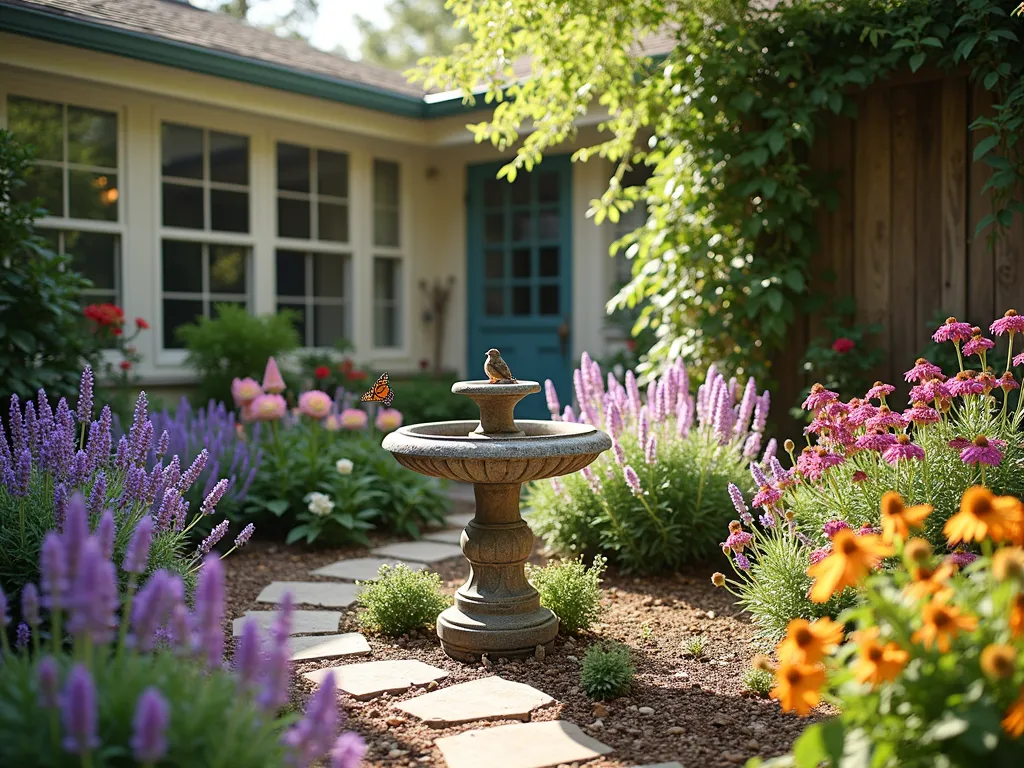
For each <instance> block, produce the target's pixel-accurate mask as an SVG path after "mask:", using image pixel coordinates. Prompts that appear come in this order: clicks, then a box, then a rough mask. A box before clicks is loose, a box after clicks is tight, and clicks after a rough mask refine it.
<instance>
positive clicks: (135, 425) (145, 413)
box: [128, 392, 149, 447]
mask: <svg viewBox="0 0 1024 768" xmlns="http://www.w3.org/2000/svg"><path fill="white" fill-rule="evenodd" d="M148 417H149V399H148V398H147V397H146V393H145V392H139V397H138V399H137V400H136V401H135V412H134V413H133V414H132V426H131V429H129V430H128V436H129V441H130V442H131V444H132V446H133V447H134V446H135V445H136V444H137V442H138V438H139V433H140V431H141V430H142V427H143V425H144V424H145V423H146V422H147V421H148V420H149V418H148Z"/></svg>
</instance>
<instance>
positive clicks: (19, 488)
mask: <svg viewBox="0 0 1024 768" xmlns="http://www.w3.org/2000/svg"><path fill="white" fill-rule="evenodd" d="M29 405H31V403H29ZM31 479H32V453H31V451H30V450H29V449H28V448H26V449H25V450H23V451H22V452H21V456H19V457H18V463H17V465H15V467H14V485H13V486H12V487H11V489H10V491H11V495H12V496H14V497H16V498H24V497H25V496H27V495H28V487H29V483H30V481H31Z"/></svg>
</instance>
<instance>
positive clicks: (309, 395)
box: [299, 389, 334, 419]
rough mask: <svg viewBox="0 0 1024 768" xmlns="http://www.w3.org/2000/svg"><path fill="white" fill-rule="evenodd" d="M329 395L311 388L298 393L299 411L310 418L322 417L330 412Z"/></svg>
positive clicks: (330, 402)
mask: <svg viewBox="0 0 1024 768" xmlns="http://www.w3.org/2000/svg"><path fill="white" fill-rule="evenodd" d="M333 404H334V403H333V402H332V401H331V396H330V395H328V394H327V393H326V392H322V391H321V390H319V389H311V390H309V391H308V392H303V393H302V394H301V395H299V413H301V414H303V415H304V416H309V418H311V419H322V418H324V417H325V416H326V415H327V414H329V413H330V412H331V406H332V405H333Z"/></svg>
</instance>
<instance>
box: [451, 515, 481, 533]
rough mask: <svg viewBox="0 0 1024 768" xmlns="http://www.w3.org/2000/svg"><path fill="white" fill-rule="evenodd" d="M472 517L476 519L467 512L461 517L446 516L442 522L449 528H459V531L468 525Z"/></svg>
mask: <svg viewBox="0 0 1024 768" xmlns="http://www.w3.org/2000/svg"><path fill="white" fill-rule="evenodd" d="M474 517H476V515H474V514H473V513H472V512H467V513H465V514H462V515H448V517H446V518H445V519H444V520H445V522H446V523H448V527H449V528H459V529H460V530H461V529H462V528H465V527H466V526H467V525H469V521H470V520H472V519H473V518H474Z"/></svg>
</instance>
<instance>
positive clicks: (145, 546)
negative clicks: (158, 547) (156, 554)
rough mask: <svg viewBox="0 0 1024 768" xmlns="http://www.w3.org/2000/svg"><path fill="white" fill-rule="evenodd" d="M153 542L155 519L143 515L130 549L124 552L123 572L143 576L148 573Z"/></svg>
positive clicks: (137, 525) (130, 543) (129, 542)
mask: <svg viewBox="0 0 1024 768" xmlns="http://www.w3.org/2000/svg"><path fill="white" fill-rule="evenodd" d="M152 541H153V517H152V516H151V515H143V516H142V517H141V518H139V522H138V523H136V524H135V530H134V531H132V537H131V539H129V540H128V547H127V548H126V549H125V551H124V560H123V561H122V562H121V570H123V571H124V572H125V573H135V574H141V573H145V572H146V566H147V565H148V564H149V547H150V545H151V544H152Z"/></svg>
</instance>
